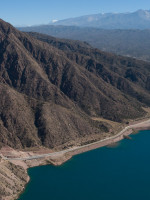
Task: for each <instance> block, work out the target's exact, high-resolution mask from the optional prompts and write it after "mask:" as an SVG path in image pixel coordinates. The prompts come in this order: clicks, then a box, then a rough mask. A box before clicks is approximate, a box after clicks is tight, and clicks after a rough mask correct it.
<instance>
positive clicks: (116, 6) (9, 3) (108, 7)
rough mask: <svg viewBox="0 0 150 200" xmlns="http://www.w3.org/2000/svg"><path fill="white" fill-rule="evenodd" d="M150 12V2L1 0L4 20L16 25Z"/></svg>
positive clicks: (1, 14)
mask: <svg viewBox="0 0 150 200" xmlns="http://www.w3.org/2000/svg"><path fill="white" fill-rule="evenodd" d="M138 9H147V10H149V9H150V0H1V2H0V18H2V19H4V20H5V21H8V22H10V23H12V24H13V25H33V24H46V23H49V22H50V21H51V20H53V19H65V18H69V17H77V16H81V15H86V14H96V13H100V12H105V13H106V12H128V11H135V10H138Z"/></svg>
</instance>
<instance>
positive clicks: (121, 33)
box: [18, 25, 150, 61]
mask: <svg viewBox="0 0 150 200" xmlns="http://www.w3.org/2000/svg"><path fill="white" fill-rule="evenodd" d="M18 29H19V30H21V31H25V32H39V33H43V34H48V35H51V36H55V37H59V38H65V39H73V40H81V41H86V42H88V43H89V44H90V45H92V46H93V47H96V48H99V49H100V50H103V51H107V52H112V53H115V54H118V55H124V56H129V57H134V58H138V59H140V60H146V61H150V53H149V52H150V30H119V29H118V30H117V29H116V30H104V29H98V28H91V27H77V26H60V25H57V26H54V25H43V26H33V27H22V28H18Z"/></svg>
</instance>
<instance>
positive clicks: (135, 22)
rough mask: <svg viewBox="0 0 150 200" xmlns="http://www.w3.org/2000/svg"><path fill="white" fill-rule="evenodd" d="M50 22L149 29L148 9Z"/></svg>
mask: <svg viewBox="0 0 150 200" xmlns="http://www.w3.org/2000/svg"><path fill="white" fill-rule="evenodd" d="M51 24H55V25H63V26H81V27H96V28H103V29H149V28H150V10H138V11H136V12H132V13H130V12H129V13H104V14H103V13H101V14H94V15H86V16H81V17H76V18H69V19H64V20H58V21H57V20H53V22H52V23H51Z"/></svg>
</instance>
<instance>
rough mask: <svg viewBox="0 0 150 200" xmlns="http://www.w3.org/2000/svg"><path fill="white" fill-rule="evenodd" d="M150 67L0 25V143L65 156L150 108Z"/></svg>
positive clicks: (69, 42) (89, 47)
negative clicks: (115, 123) (64, 152)
mask: <svg viewBox="0 0 150 200" xmlns="http://www.w3.org/2000/svg"><path fill="white" fill-rule="evenodd" d="M149 68H150V65H149V64H148V63H145V62H139V61H136V60H134V59H128V58H125V57H117V56H115V55H113V54H107V53H104V52H101V51H99V50H97V49H93V48H92V47H91V46H89V45H88V44H86V43H81V42H76V41H68V40H58V39H55V38H52V37H48V36H45V35H38V34H33V33H32V34H27V33H22V32H20V31H18V30H16V29H15V28H14V27H12V26H11V25H10V24H8V23H6V22H4V21H2V20H0V105H1V107H0V143H1V146H3V145H9V146H11V147H13V148H25V147H31V146H38V145H44V146H46V147H49V148H54V147H60V148H65V147H66V146H69V145H74V144H76V143H82V142H87V140H88V141H90V140H92V139H93V138H100V136H101V134H102V133H105V132H108V131H109V129H111V127H110V125H109V124H107V123H106V122H95V121H93V120H92V119H91V117H102V118H106V119H110V120H114V121H119V122H121V121H122V120H124V119H129V118H133V119H134V118H137V117H140V116H143V115H144V114H145V111H144V110H143V109H142V107H143V106H149V104H150V94H149V88H150V71H149Z"/></svg>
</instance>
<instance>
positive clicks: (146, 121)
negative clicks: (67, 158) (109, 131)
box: [2, 119, 150, 161]
mask: <svg viewBox="0 0 150 200" xmlns="http://www.w3.org/2000/svg"><path fill="white" fill-rule="evenodd" d="M145 123H146V124H147V123H150V119H148V120H145V121H143V122H140V123H137V124H134V125H129V126H126V127H125V128H124V129H123V130H122V131H120V132H119V133H118V134H116V135H115V136H111V137H109V138H105V139H103V140H99V141H97V142H93V143H91V144H87V145H83V146H77V147H73V148H70V149H66V150H62V151H59V152H53V153H48V154H41V155H35V156H29V157H26V158H8V157H4V156H2V157H3V159H5V160H22V161H23V160H34V159H39V158H45V157H50V156H51V157H53V156H61V155H64V154H65V153H68V152H71V151H74V150H78V149H82V148H84V147H89V146H91V145H94V144H99V143H101V142H104V141H108V140H112V139H116V138H117V137H119V136H121V135H123V133H124V132H125V131H127V130H129V129H132V128H136V127H140V125H142V124H145Z"/></svg>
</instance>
